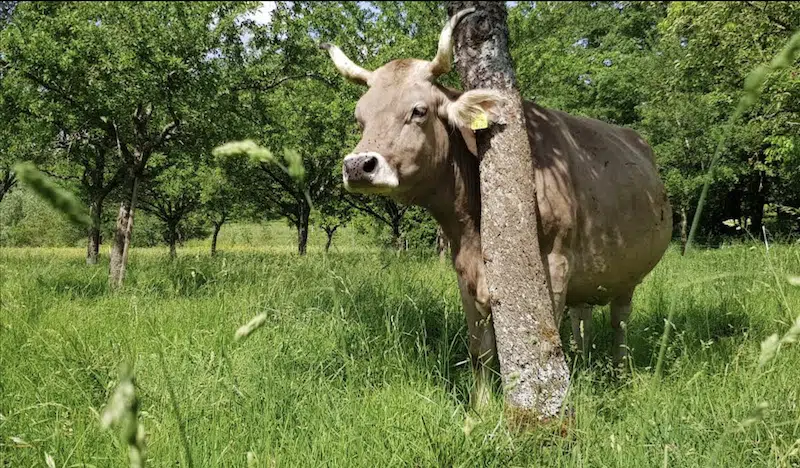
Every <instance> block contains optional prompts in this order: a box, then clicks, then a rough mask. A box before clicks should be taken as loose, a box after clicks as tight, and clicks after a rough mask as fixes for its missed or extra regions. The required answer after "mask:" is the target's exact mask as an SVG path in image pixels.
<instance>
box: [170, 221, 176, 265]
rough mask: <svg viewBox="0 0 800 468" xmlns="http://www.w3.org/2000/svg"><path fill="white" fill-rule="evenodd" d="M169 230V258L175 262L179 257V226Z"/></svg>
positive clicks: (172, 226)
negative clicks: (177, 245) (177, 246)
mask: <svg viewBox="0 0 800 468" xmlns="http://www.w3.org/2000/svg"><path fill="white" fill-rule="evenodd" d="M168 229H169V258H170V260H174V259H175V258H177V257H178V249H177V248H176V244H177V243H178V226H177V225H171V226H169V227H168Z"/></svg>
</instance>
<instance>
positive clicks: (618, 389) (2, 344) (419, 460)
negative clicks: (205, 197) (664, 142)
mask: <svg viewBox="0 0 800 468" xmlns="http://www.w3.org/2000/svg"><path fill="white" fill-rule="evenodd" d="M271 229H272V230H271V231H270V232H272V235H270V237H269V238H270V241H269V242H254V244H255V245H258V246H259V247H258V248H257V247H254V246H251V245H247V243H246V242H245V241H243V240H242V239H243V238H244V237H246V236H244V237H243V236H241V235H237V236H236V238H233V237H232V234H231V233H237V232H238V233H241V231H240V230H237V229H228V230H223V232H222V234H221V237H220V248H221V253H220V255H219V256H218V257H216V258H211V257H209V255H208V246H207V241H196V242H195V243H194V244H192V245H190V246H187V247H186V248H184V249H181V250H180V251H179V256H178V258H177V260H175V261H170V260H169V259H168V256H167V250H166V249H165V248H154V249H144V248H136V249H134V250H133V251H132V254H131V259H130V266H129V276H128V278H127V283H126V285H125V288H124V289H123V290H121V291H119V292H111V291H109V290H108V288H107V271H108V255H107V250H106V249H107V248H106V247H104V249H103V252H102V254H103V256H102V260H101V262H100V264H99V265H95V266H86V265H85V264H84V251H83V249H77V248H38V249H33V248H5V249H0V285H1V286H2V287H0V294H1V295H0V300H1V301H2V302H1V303H0V307H1V308H0V349H2V352H0V466H4V467H23V466H45V456H46V454H49V455H51V456H52V457H53V460H54V461H55V466H58V467H62V466H64V467H70V466H86V467H92V466H94V467H107V466H108V467H110V466H124V465H125V464H126V463H127V451H126V450H127V449H126V447H125V446H124V445H122V444H121V442H120V440H119V437H118V432H117V431H115V430H103V429H102V428H101V426H100V419H99V413H100V412H101V411H102V409H103V407H104V405H105V404H106V402H107V401H108V399H109V397H110V395H111V394H112V392H113V390H114V388H115V386H116V384H117V379H118V368H119V365H120V364H121V363H122V362H130V363H131V364H132V365H133V366H134V370H135V375H136V385H137V394H138V396H139V398H140V418H141V421H142V422H143V424H144V427H145V429H146V431H147V458H148V466H178V465H180V466H186V459H185V458H186V455H185V454H184V448H183V445H184V444H183V442H182V438H181V435H180V430H179V428H180V425H183V427H184V429H185V434H186V444H187V445H188V449H189V451H190V454H191V458H192V461H193V464H194V466H231V467H234V466H236V467H238V466H247V464H248V462H247V454H248V452H252V454H253V455H254V456H255V466H264V467H272V466H277V467H283V466H286V467H289V466H292V467H294V466H365V467H375V466H464V467H472V466H498V467H500V466H502V467H509V466H587V467H606V466H607V467H614V466H626V467H627V466H631V467H632V466H635V467H647V466H654V467H656V466H657V467H664V466H670V467H678V466H686V467H689V466H726V467H731V466H771V467H772V466H774V467H790V466H800V383H799V382H800V378H799V376H798V371H799V370H800V364H799V363H800V346H798V345H796V344H794V345H787V346H783V347H782V348H781V349H780V351H779V353H778V355H777V356H776V357H775V358H774V360H773V361H771V362H770V363H769V364H767V365H766V366H765V367H764V368H763V369H760V370H759V369H758V366H757V364H758V359H759V353H760V348H759V345H760V343H761V342H762V341H763V340H764V339H765V338H766V337H768V336H769V335H771V334H773V333H778V334H780V335H781V336H783V334H784V333H785V332H786V331H787V330H788V329H789V327H790V324H791V322H792V321H793V320H794V318H795V317H797V316H798V314H800V288H798V287H794V286H791V285H790V284H789V283H788V282H787V281H786V278H787V275H791V274H798V273H800V246H798V245H791V246H789V245H771V246H770V248H769V251H768V252H767V251H766V249H765V246H764V245H763V244H760V245H759V244H749V245H735V246H730V247H726V248H720V249H714V250H697V251H694V252H693V253H692V254H691V255H690V256H689V257H687V258H681V257H680V255H679V253H678V250H677V248H675V247H673V248H670V250H669V252H668V253H667V255H666V256H665V258H664V259H663V260H662V262H661V263H660V264H659V265H658V267H657V268H656V269H655V271H654V272H653V273H652V274H651V275H649V276H648V277H647V278H646V279H645V281H644V283H643V284H642V285H641V286H640V287H639V289H638V290H637V292H636V295H635V297H634V313H633V316H632V319H631V322H630V324H629V344H630V346H631V348H632V354H633V357H634V361H633V368H632V370H631V372H630V375H628V376H626V377H624V378H622V379H615V378H612V376H611V373H610V372H609V362H610V355H609V350H610V342H611V330H610V326H609V324H608V320H609V317H608V310H607V308H600V309H597V310H596V311H595V316H594V322H595V323H594V326H595V330H596V338H595V348H596V349H595V352H594V354H593V355H592V356H591V357H590V361H589V362H583V363H577V364H575V365H574V366H573V380H572V387H571V389H570V393H569V397H568V404H569V406H570V407H571V408H573V409H574V412H575V417H574V418H573V419H571V420H566V422H565V423H564V424H563V425H560V426H558V425H557V426H554V427H543V428H539V429H536V430H533V431H530V432H525V433H514V432H510V431H509V429H508V428H507V427H506V425H505V424H504V423H503V414H502V402H501V399H500V398H501V396H500V395H501V392H500V390H499V389H497V390H496V391H495V396H494V401H493V403H492V404H491V405H490V407H488V408H485V409H483V410H482V411H481V412H476V411H473V410H472V409H471V408H470V406H469V403H468V402H469V396H468V395H469V390H470V386H471V382H472V376H471V371H470V365H469V357H468V353H467V346H466V326H465V323H464V316H463V313H462V311H461V305H460V300H459V295H458V290H457V286H456V279H455V275H454V274H453V272H452V268H451V267H450V265H449V264H442V263H440V262H439V260H438V258H436V257H434V256H433V255H431V254H422V253H413V252H406V253H400V254H397V253H394V252H390V251H386V250H381V249H371V248H364V247H360V244H361V241H362V240H361V239H360V238H359V236H358V235H356V234H355V233H353V232H352V231H347V230H345V231H344V232H343V233H342V234H341V235H338V234H337V236H338V237H337V239H336V240H335V241H334V248H333V249H332V250H331V252H330V253H329V254H328V255H323V253H322V248H321V245H322V244H323V242H324V239H323V238H324V234H320V233H319V232H315V233H313V235H312V239H311V242H310V248H309V254H308V255H307V256H305V257H298V256H297V255H296V254H295V253H294V249H295V247H294V244H293V243H292V241H293V232H292V231H289V230H288V229H284V228H283V227H280V226H278V227H272V228H271ZM261 235H263V233H261ZM265 246H268V247H265ZM671 306H673V307H675V315H674V324H675V330H674V333H673V335H672V337H671V339H670V341H669V345H668V348H667V353H666V366H665V373H664V376H663V378H661V379H657V378H656V377H655V375H654V370H653V369H654V367H655V362H656V359H657V355H658V349H659V341H660V338H661V336H662V332H663V330H664V322H665V319H666V317H667V316H668V312H669V308H670V307H671ZM263 312H265V313H267V315H268V320H267V322H266V323H265V324H264V326H263V327H262V328H260V329H259V330H257V331H256V332H255V333H253V334H252V335H251V336H250V337H249V338H248V339H246V340H244V341H241V342H234V340H233V338H234V332H235V331H236V329H237V328H238V327H239V326H241V325H243V324H245V323H246V322H247V321H248V320H250V319H251V318H252V317H253V316H255V315H257V314H260V313H263ZM568 325H569V324H568V322H567V323H564V324H562V330H563V336H564V337H568V336H569V335H568ZM159 352H163V359H164V366H163V367H162V365H161V364H160V362H159ZM569 356H570V358H572V357H573V356H574V353H573V352H570V353H569ZM170 389H171V390H173V391H174V393H175V396H176V400H177V403H178V405H177V412H176V409H175V408H174V407H173V405H172V403H171V400H170V396H169V394H170ZM763 403H766V404H767V406H766V409H764V406H763ZM759 405H761V408H762V410H757V408H759ZM754 411H755V413H754ZM178 417H180V421H179V419H178ZM251 458H252V455H251ZM251 462H252V460H251Z"/></svg>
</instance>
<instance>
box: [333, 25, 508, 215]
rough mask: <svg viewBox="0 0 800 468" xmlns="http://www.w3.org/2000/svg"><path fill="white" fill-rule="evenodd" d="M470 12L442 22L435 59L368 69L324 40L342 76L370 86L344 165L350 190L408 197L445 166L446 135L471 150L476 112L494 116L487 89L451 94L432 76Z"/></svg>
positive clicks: (441, 68) (443, 66)
mask: <svg viewBox="0 0 800 468" xmlns="http://www.w3.org/2000/svg"><path fill="white" fill-rule="evenodd" d="M469 12H470V11H469V10H465V11H464V12H461V13H459V14H457V15H455V16H454V17H453V19H451V21H450V22H449V23H448V25H447V26H445V28H444V30H443V31H442V36H441V38H440V40H439V52H438V53H437V56H436V58H435V59H434V60H433V61H432V62H428V61H423V60H413V59H403V60H395V61H392V62H389V63H388V64H386V65H384V66H383V67H381V68H379V69H377V70H375V71H367V70H364V69H363V68H361V67H359V66H358V65H356V64H354V63H353V62H351V61H350V60H349V59H348V58H347V57H346V56H345V55H344V54H343V53H342V52H341V50H339V49H338V48H337V47H335V46H332V45H329V44H324V45H323V46H322V47H323V48H325V49H327V50H328V51H329V53H330V55H331V58H332V59H333V61H334V64H335V65H336V67H337V68H338V69H339V71H340V72H341V73H342V74H343V75H344V76H345V77H347V78H348V79H350V80H351V81H354V82H357V83H360V84H363V85H367V86H368V87H369V89H368V90H367V92H366V93H365V94H364V95H363V96H362V97H361V99H359V101H358V104H357V105H356V110H355V118H356V120H357V121H358V124H359V126H360V127H361V130H362V138H361V141H360V142H359V143H358V145H356V147H355V148H354V149H353V150H352V152H350V154H348V155H347V156H345V158H344V161H343V164H342V178H343V181H344V185H345V187H346V189H347V190H349V191H351V192H359V193H380V194H385V195H390V196H396V197H398V198H401V199H413V198H415V194H417V193H419V191H420V190H427V189H430V188H433V187H432V186H433V184H435V182H436V180H437V179H438V177H437V176H438V174H439V171H440V170H442V169H446V167H447V153H448V149H449V144H450V134H451V133H453V132H457V131H460V133H461V135H462V136H463V138H464V140H465V142H466V143H467V146H468V147H469V148H470V150H471V151H473V152H475V143H474V135H473V133H472V130H471V129H470V128H469V125H470V123H471V121H472V120H473V118H475V116H477V115H478V114H479V113H481V112H486V113H487V115H488V116H490V118H491V117H493V116H494V115H495V109H496V107H497V106H496V104H497V101H498V100H499V95H498V94H497V93H496V92H494V91H490V90H473V91H468V92H466V93H454V92H452V91H448V90H446V89H444V88H442V87H441V86H439V85H437V84H436V82H435V80H436V77H437V76H439V75H440V74H442V73H445V72H447V71H448V70H449V68H450V59H451V54H452V41H451V36H452V29H453V27H454V25H455V24H456V23H457V22H458V20H460V18H461V17H463V16H464V14H468V13H469Z"/></svg>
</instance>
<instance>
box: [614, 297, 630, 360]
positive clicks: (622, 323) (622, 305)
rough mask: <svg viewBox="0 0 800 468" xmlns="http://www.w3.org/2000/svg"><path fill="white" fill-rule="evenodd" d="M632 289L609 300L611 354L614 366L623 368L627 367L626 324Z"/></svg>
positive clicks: (628, 316)
mask: <svg viewBox="0 0 800 468" xmlns="http://www.w3.org/2000/svg"><path fill="white" fill-rule="evenodd" d="M632 298H633V291H630V292H629V293H627V294H623V295H622V296H619V297H616V298H614V299H613V300H612V301H611V327H612V328H613V329H614V345H613V346H614V348H613V349H612V355H613V358H614V366H615V367H620V366H622V369H623V370H625V369H627V367H628V362H627V358H628V345H627V339H626V334H627V326H628V319H629V318H630V316H631V299H632Z"/></svg>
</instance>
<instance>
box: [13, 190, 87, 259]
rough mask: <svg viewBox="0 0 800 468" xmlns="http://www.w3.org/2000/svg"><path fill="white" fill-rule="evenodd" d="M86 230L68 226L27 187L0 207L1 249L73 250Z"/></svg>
mask: <svg viewBox="0 0 800 468" xmlns="http://www.w3.org/2000/svg"><path fill="white" fill-rule="evenodd" d="M85 236H86V230H85V229H82V228H80V227H79V226H77V225H76V224H74V223H72V222H70V221H69V220H68V219H67V218H66V217H65V216H64V215H62V214H61V213H60V212H59V211H57V210H56V209H55V208H53V207H52V206H51V205H50V204H49V203H47V202H46V201H44V200H43V199H42V198H41V197H39V196H38V195H36V194H35V193H33V191H32V190H31V189H29V188H28V187H27V186H24V185H23V186H22V187H20V188H19V190H14V191H13V192H12V193H10V194H9V195H7V196H6V197H5V198H4V199H3V202H2V203H0V247H72V246H75V245H78V243H79V242H80V241H81V239H84V238H85Z"/></svg>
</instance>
